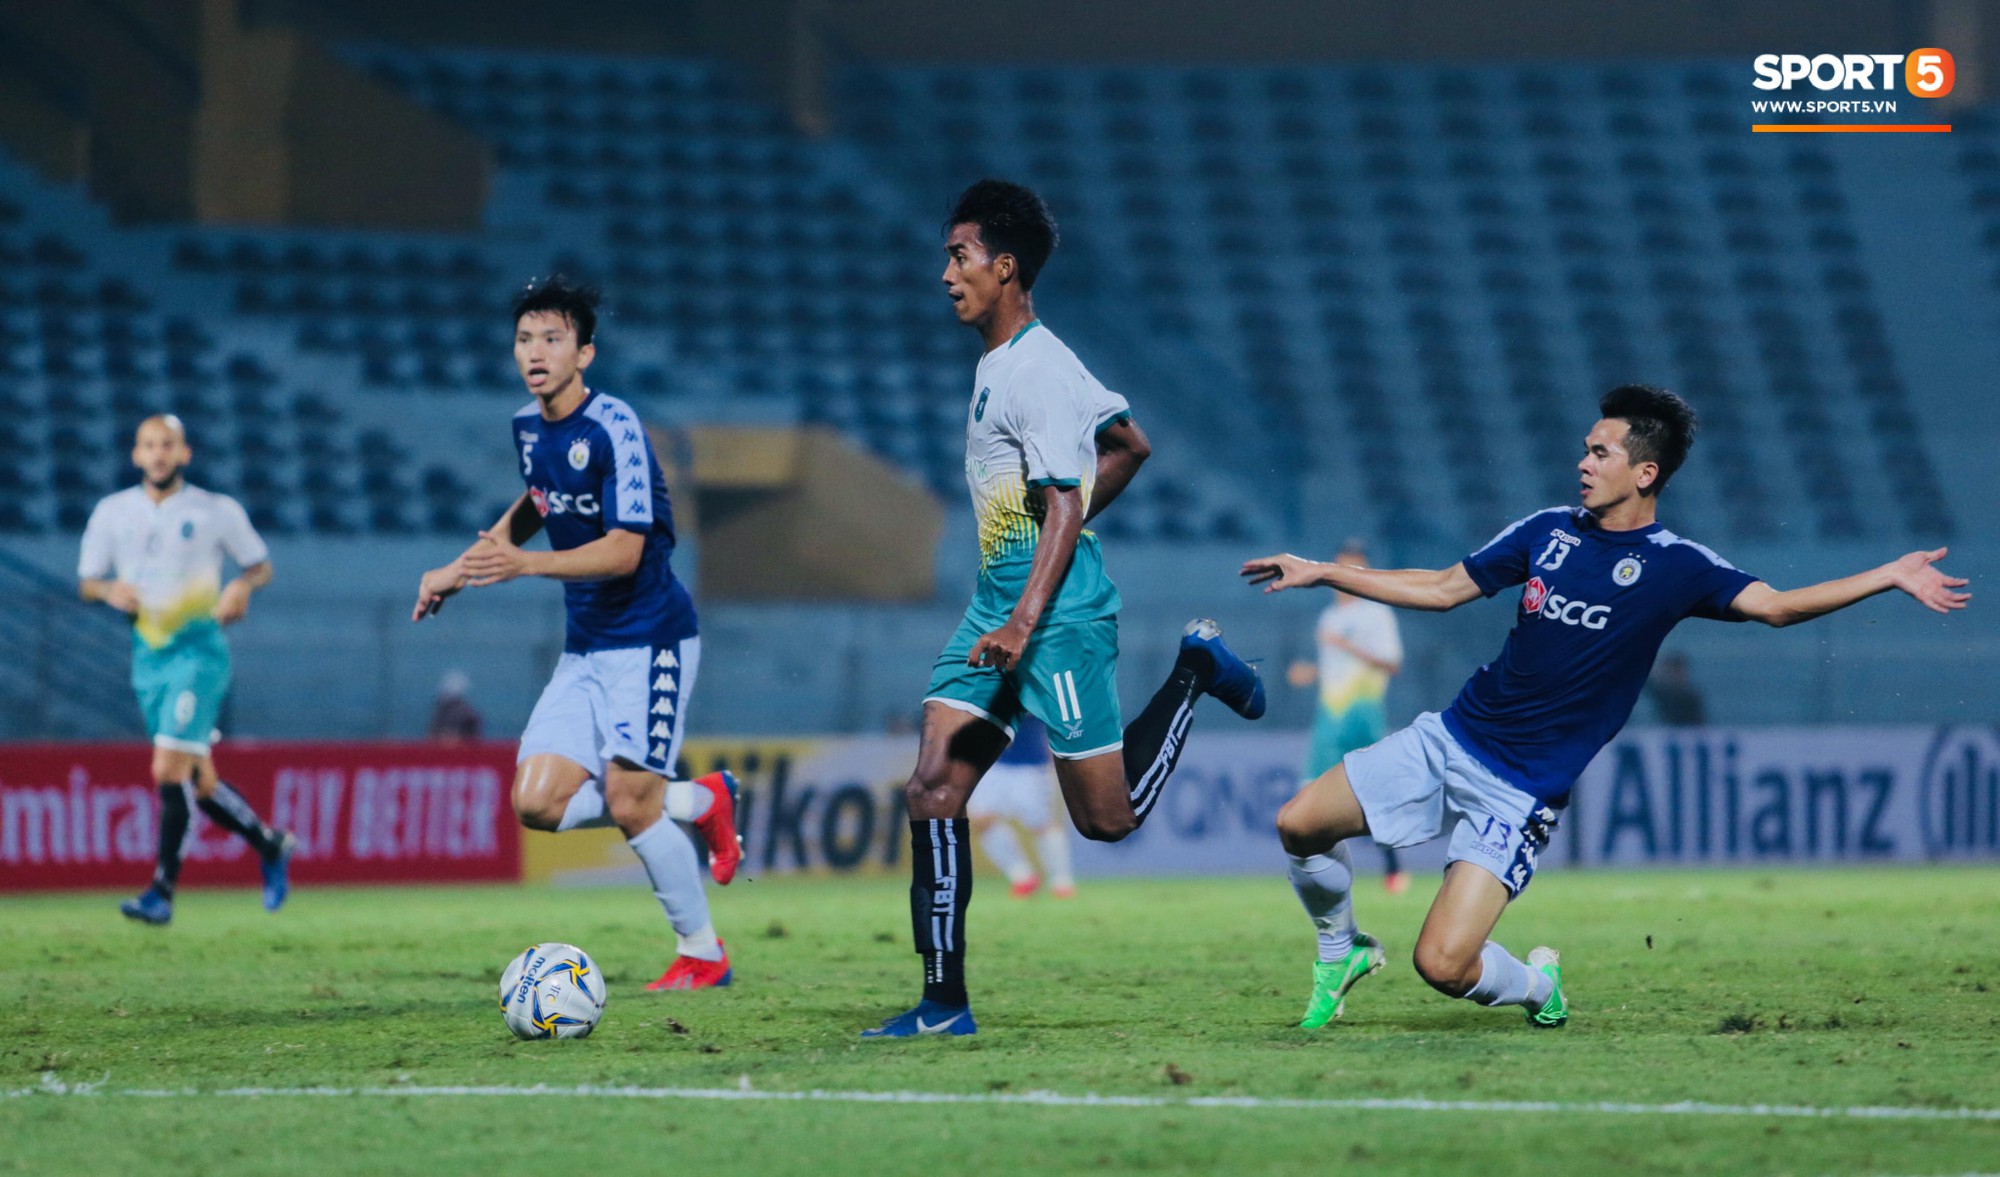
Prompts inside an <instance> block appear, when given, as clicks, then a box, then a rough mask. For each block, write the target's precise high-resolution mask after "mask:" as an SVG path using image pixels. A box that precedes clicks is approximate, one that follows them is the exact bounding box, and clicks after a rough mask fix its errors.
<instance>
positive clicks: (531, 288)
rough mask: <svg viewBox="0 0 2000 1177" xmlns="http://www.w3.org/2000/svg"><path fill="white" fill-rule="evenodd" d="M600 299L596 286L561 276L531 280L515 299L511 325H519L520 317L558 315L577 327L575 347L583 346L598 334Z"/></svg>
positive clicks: (554, 275) (601, 296)
mask: <svg viewBox="0 0 2000 1177" xmlns="http://www.w3.org/2000/svg"><path fill="white" fill-rule="evenodd" d="M603 298H604V296H603V295H602V294H601V293H599V291H598V289H597V287H595V286H591V285H587V284H584V283H579V282H572V281H570V280H569V279H568V278H566V277H564V276H563V275H561V274H552V275H550V276H549V277H547V278H535V279H531V280H530V281H529V282H528V285H527V286H526V287H524V288H523V289H522V290H521V293H520V294H519V295H518V296H516V297H515V299H514V323H515V325H516V326H519V325H520V322H521V316H522V315H532V314H535V313H537V312H542V311H547V312H552V313H554V314H558V315H561V316H562V317H563V318H564V319H565V320H566V321H567V322H568V323H569V325H570V326H572V327H574V328H576V345H577V346H578V347H582V346H584V345H585V344H587V343H589V342H590V341H591V339H592V338H594V337H595V336H596V334H597V304H598V303H600V302H602V301H603Z"/></svg>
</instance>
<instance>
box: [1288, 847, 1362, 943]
mask: <svg viewBox="0 0 2000 1177" xmlns="http://www.w3.org/2000/svg"><path fill="white" fill-rule="evenodd" d="M1287 857H1288V858H1290V859H1291V860H1292V869H1291V875H1292V890H1294V891H1297V892H1298V893H1299V902H1300V903H1301V904H1303V905H1305V909H1306V914H1307V915H1309V916H1311V917H1312V922H1313V927H1315V928H1318V929H1319V958H1320V960H1321V961H1323V962H1325V963H1327V964H1332V963H1333V962H1334V961H1337V960H1340V959H1342V958H1344V957H1346V955H1347V954H1348V953H1349V952H1351V951H1353V949H1354V930H1355V929H1354V905H1353V903H1352V902H1350V899H1349V897H1350V896H1351V894H1352V893H1353V891H1354V859H1353V857H1352V856H1351V855H1349V854H1348V852H1347V843H1345V842H1341V843H1337V844H1336V845H1335V846H1334V848H1333V849H1332V850H1329V851H1327V852H1326V853H1325V854H1314V855H1310V856H1308V857H1305V858H1301V857H1299V856H1298V855H1296V854H1293V855H1287Z"/></svg>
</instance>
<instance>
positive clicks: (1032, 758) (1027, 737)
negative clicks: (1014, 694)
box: [996, 715, 1049, 766]
mask: <svg viewBox="0 0 2000 1177" xmlns="http://www.w3.org/2000/svg"><path fill="white" fill-rule="evenodd" d="M1048 762H1049V729H1047V728H1045V727H1043V726H1042V721H1041V720H1039V719H1036V718H1035V717H1034V716H1032V715H1023V716H1022V717H1021V720H1020V722H1019V723H1017V724H1015V725H1014V740H1013V742H1012V743H1010V744H1008V745H1007V747H1006V748H1005V749H1003V750H1002V751H1001V753H1000V759H999V760H998V761H997V762H996V763H999V764H1017V765H1019V764H1026V765H1031V766H1032V765H1037V764H1047V763H1048Z"/></svg>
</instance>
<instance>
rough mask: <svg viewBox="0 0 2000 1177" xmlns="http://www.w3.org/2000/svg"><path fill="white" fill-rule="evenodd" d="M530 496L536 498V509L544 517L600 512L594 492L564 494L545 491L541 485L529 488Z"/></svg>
mask: <svg viewBox="0 0 2000 1177" xmlns="http://www.w3.org/2000/svg"><path fill="white" fill-rule="evenodd" d="M528 497H529V498H532V499H533V500H535V510H537V511H539V512H541V514H542V517H543V518H545V519H546V518H547V517H549V516H550V515H595V514H597V513H598V506H597V496H596V495H594V494H580V495H573V494H564V493H563V492H562V491H559V490H558V491H554V492H551V491H545V490H543V489H542V488H541V487H539V486H531V487H529V488H528Z"/></svg>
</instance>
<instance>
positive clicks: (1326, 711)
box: [1287, 539, 1410, 895]
mask: <svg viewBox="0 0 2000 1177" xmlns="http://www.w3.org/2000/svg"><path fill="white" fill-rule="evenodd" d="M1333 562H1334V563H1336V564H1347V565H1350V566H1352V567H1355V568H1366V567H1368V552H1367V550H1366V549H1364V548H1363V547H1362V546H1361V541H1360V540H1352V539H1351V540H1348V541H1347V543H1346V544H1345V545H1344V546H1342V548H1341V549H1340V554H1339V555H1337V556H1335V557H1334V558H1333ZM1313 641H1314V644H1315V645H1317V646H1318V647H1319V650H1318V657H1317V658H1316V659H1315V660H1313V661H1311V662H1306V661H1300V662H1295V663H1293V664H1292V668H1291V671H1290V673H1289V674H1288V675H1287V677H1288V679H1289V680H1290V682H1291V684H1292V685H1293V686H1295V687H1311V686H1318V688H1319V706H1318V707H1317V708H1315V709H1314V711H1313V726H1312V747H1311V749H1310V750H1309V751H1308V752H1307V753H1306V773H1305V779H1306V780H1309V781H1310V780H1314V779H1317V778H1318V776H1319V775H1320V774H1321V773H1323V772H1325V771H1326V770H1327V769H1329V768H1332V767H1333V766H1334V765H1336V764H1339V763H1340V761H1341V758H1343V757H1345V756H1346V755H1347V754H1348V753H1349V752H1352V751H1354V750H1355V749H1357V748H1366V747H1367V746H1368V745H1370V744H1372V743H1374V742H1375V741H1377V740H1379V739H1381V738H1382V737H1383V736H1384V735H1386V734H1388V731H1389V720H1388V715H1387V714H1386V712H1385V711H1384V709H1383V700H1384V699H1385V698H1386V697H1387V696H1388V693H1389V680H1390V679H1391V678H1394V677H1395V675H1396V672H1397V671H1399V670H1401V669H1402V668H1403V635H1402V632H1401V630H1400V629H1398V627H1397V625H1396V611H1395V610H1394V609H1391V608H1389V606H1387V605H1384V604H1381V603H1379V602H1376V601H1364V600H1362V599H1361V598H1360V597H1357V596H1355V595H1354V594H1353V593H1335V594H1334V595H1333V604H1331V605H1328V606H1327V607H1326V608H1325V609H1323V610H1321V611H1320V615H1319V624H1318V625H1317V626H1315V627H1314V629H1313ZM1378 849H1379V850H1381V852H1382V865H1383V875H1382V886H1383V888H1384V889H1385V890H1387V891H1388V892H1389V893H1390V894H1391V895H1401V894H1402V893H1403V892H1405V891H1407V890H1409V888H1410V876H1409V875H1407V874H1404V873H1403V870H1402V867H1401V865H1400V864H1399V863H1398V862H1397V861H1396V851H1395V849H1394V848H1392V847H1389V846H1381V847H1378Z"/></svg>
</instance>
